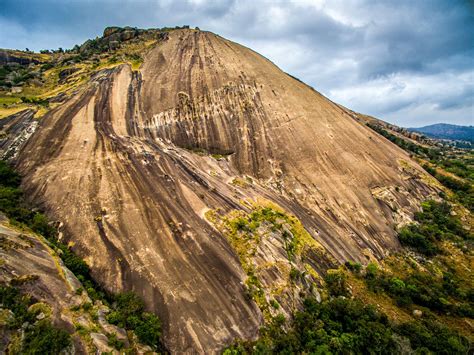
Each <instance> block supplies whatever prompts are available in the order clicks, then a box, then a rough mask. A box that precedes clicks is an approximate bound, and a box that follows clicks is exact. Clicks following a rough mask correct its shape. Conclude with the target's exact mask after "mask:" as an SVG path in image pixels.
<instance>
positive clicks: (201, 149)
mask: <svg viewBox="0 0 474 355" xmlns="http://www.w3.org/2000/svg"><path fill="white" fill-rule="evenodd" d="M103 48H106V50H107V51H110V52H111V53H112V54H107V56H108V57H107V60H108V62H107V63H106V64H104V58H103V56H102V57H101V54H100V51H98V52H97V53H99V54H90V53H95V52H94V51H95V50H97V49H103ZM76 50H77V52H76V53H77V54H76V56H77V57H79V59H77V61H76V62H75V61H74V58H73V59H70V58H69V57H68V56H67V55H66V56H65V58H66V59H67V60H66V61H65V62H63V64H62V67H60V68H53V69H48V70H56V71H57V72H59V73H61V74H60V75H59V77H60V78H61V77H62V79H61V80H63V81H62V82H61V83H58V84H57V85H58V87H60V88H65V89H64V90H65V91H64V92H63V93H62V92H59V91H58V90H56V92H54V94H55V95H57V96H55V97H54V100H56V102H57V103H56V104H55V105H50V107H49V111H48V112H47V113H45V115H44V116H43V117H42V118H41V120H40V121H39V123H38V124H37V125H38V127H37V128H36V130H35V132H34V133H33V134H32V135H31V137H30V135H27V138H29V139H25V141H26V143H25V144H24V145H23V146H22V148H21V149H18V151H19V153H18V151H15V152H13V153H11V154H12V155H13V156H14V160H15V161H16V162H17V166H18V169H19V171H20V172H21V174H22V175H23V176H24V180H23V185H24V188H25V190H26V194H27V196H28V198H29V199H30V200H31V201H33V202H34V203H36V204H37V205H39V206H41V207H42V208H43V209H44V210H45V211H47V213H48V214H49V215H50V216H51V217H53V218H54V219H55V220H58V221H60V222H61V238H62V241H64V242H66V243H69V245H70V246H71V247H72V249H73V250H74V251H75V252H76V253H77V254H78V255H80V256H82V257H83V258H84V259H85V261H86V262H87V264H88V265H89V266H90V267H91V269H92V274H93V276H94V278H95V279H96V280H97V281H98V282H99V283H100V284H101V285H102V286H103V287H104V288H105V289H107V290H108V291H111V292H119V291H125V290H133V291H135V292H136V293H138V294H139V295H140V296H141V297H142V298H143V299H144V300H145V303H146V306H147V307H148V308H149V309H150V310H153V311H154V312H156V313H157V314H158V315H159V316H160V318H161V319H162V321H163V326H164V332H165V342H166V345H167V347H168V348H169V349H170V350H171V351H173V352H185V351H199V352H213V351H217V350H219V349H222V347H224V346H225V345H226V344H229V342H231V341H232V339H234V338H236V337H239V338H245V339H252V338H255V337H256V336H257V331H258V329H259V327H260V326H261V325H262V323H263V321H264V320H265V319H268V318H269V317H271V316H273V315H275V314H276V310H275V307H272V306H271V304H272V302H274V300H275V301H276V302H278V304H279V305H280V307H279V310H278V313H281V314H283V315H289V314H290V313H291V311H292V310H294V309H295V308H296V307H298V305H299V304H301V302H302V299H303V296H304V295H308V294H312V295H313V296H315V297H316V298H317V297H319V293H318V291H317V287H316V286H317V285H318V284H320V283H321V277H320V276H321V275H323V273H324V272H325V271H326V270H327V269H328V268H334V267H337V266H338V265H339V264H341V263H344V262H346V261H348V260H351V261H358V262H361V263H363V264H366V263H367V262H368V261H370V260H375V259H379V258H382V257H384V256H385V255H387V254H388V253H389V252H390V251H393V250H397V248H399V242H398V239H397V238H396V235H395V231H394V228H393V227H394V226H400V225H403V224H405V223H407V222H409V221H410V220H411V216H412V215H413V212H414V211H416V210H417V209H418V207H417V206H419V203H420V201H421V200H423V199H426V198H427V197H429V196H431V195H432V194H433V193H434V192H435V191H434V190H433V189H432V188H431V187H428V185H426V184H425V182H424V181H425V180H424V179H426V173H424V171H423V170H422V169H421V168H420V167H419V166H418V165H417V163H416V162H414V161H413V160H411V158H410V157H409V156H408V154H407V153H406V152H404V151H403V150H401V149H400V148H398V147H397V146H395V145H394V144H393V143H391V142H390V141H388V140H387V139H385V138H384V137H382V136H380V135H378V134H376V133H375V132H374V131H373V130H371V129H370V128H368V127H367V126H365V125H363V124H361V123H360V122H358V121H357V120H356V119H355V118H354V115H353V113H352V112H351V111H348V110H346V109H345V108H343V107H341V106H338V105H337V104H335V103H334V102H331V101H330V100H328V99H327V98H326V97H324V96H323V95H321V94H319V93H318V92H317V91H315V90H314V89H312V88H311V87H309V86H307V85H305V84H304V83H302V82H300V81H298V80H296V79H294V78H293V77H291V76H289V75H288V74H286V73H284V72H283V71H281V70H280V69H279V68H278V67H277V66H275V65H274V64H273V63H272V62H270V61H269V60H267V59H265V58H264V57H262V56H261V55H259V54H258V53H255V52H254V51H252V50H250V49H248V48H246V47H243V46H241V45H239V44H236V43H233V42H231V41H228V40H226V39H224V38H222V37H220V36H218V35H215V34H213V33H210V32H204V31H199V30H192V29H176V30H172V31H155V32H153V31H151V32H150V31H141V30H140V31H139V30H135V29H126V30H123V29H117V28H109V29H107V30H106V31H105V33H104V37H102V38H99V39H96V40H93V41H88V42H86V43H85V44H84V45H83V46H81V47H80V48H77V49H76ZM88 53H89V54H88ZM81 56H82V59H81ZM125 57H126V58H127V60H126V61H123V60H122V58H125ZM68 58H69V59H68ZM84 58H86V59H84ZM39 60H41V58H39ZM81 60H82V62H81ZM84 61H85V62H84ZM87 61H89V64H87V63H86V62H87ZM84 63H86V64H84ZM90 63H92V64H90ZM65 70H66V71H65ZM88 70H89V71H88ZM61 85H62V86H61ZM51 97H53V96H51ZM54 100H53V102H54ZM32 115H33V113H29V112H22V113H20V114H17V116H14V119H13V120H16V121H14V122H16V123H15V124H16V126H15V125H13V123H9V124H11V127H12V129H13V128H14V127H17V128H15V129H18V127H19V126H18V125H17V123H18V122H32ZM9 122H13V121H9ZM35 124H36V121H35ZM22 144H23V143H22ZM242 236H244V237H242Z"/></svg>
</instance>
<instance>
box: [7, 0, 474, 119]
mask: <svg viewBox="0 0 474 355" xmlns="http://www.w3.org/2000/svg"><path fill="white" fill-rule="evenodd" d="M176 25H190V26H191V27H195V26H198V27H199V28H200V29H201V30H208V31H212V32H215V33H217V34H219V35H221V36H223V37H225V38H228V39H230V40H233V41H235V42H238V43H240V44H243V45H245V46H247V47H250V48H252V49H253V50H255V51H257V52H259V53H260V54H262V55H264V56H265V57H267V58H269V59H270V60H272V61H273V62H274V63H275V64H276V65H278V66H279V67H280V68H281V69H282V70H284V71H286V72H288V73H290V74H292V75H293V76H296V77H298V78H299V79H301V80H302V81H304V82H306V83H307V84H309V85H311V86H313V87H314V88H315V89H316V90H318V91H319V92H321V93H322V94H324V95H325V96H327V97H329V98H330V99H331V100H334V101H336V102H338V103H340V104H342V105H344V106H346V107H348V108H350V109H353V110H355V111H358V112H361V113H365V114H369V115H372V116H375V117H378V118H381V119H383V120H386V121H388V122H391V123H394V124H398V125H401V126H404V127H419V126H423V125H427V124H432V123H439V122H444V123H452V124H462V125H474V1H473V0H465V1H460V0H459V1H458V0H445V1H438V0H429V1H428V0H396V1H394V0H387V1H380V0H379V1H376V0H295V1H290V0H273V1H268V0H248V1H247V0H242V1H238V0H221V1H211V0H209V1H206V0H153V1H152V0H115V1H114V0H0V48H17V49H25V48H29V49H30V50H35V51H38V50H40V49H52V48H59V47H62V48H72V47H73V46H74V45H75V44H81V43H83V42H84V41H85V40H87V39H89V38H95V37H96V36H100V35H101V34H102V32H103V29H104V28H105V27H106V26H133V27H140V28H156V27H164V26H173V27H174V26H176Z"/></svg>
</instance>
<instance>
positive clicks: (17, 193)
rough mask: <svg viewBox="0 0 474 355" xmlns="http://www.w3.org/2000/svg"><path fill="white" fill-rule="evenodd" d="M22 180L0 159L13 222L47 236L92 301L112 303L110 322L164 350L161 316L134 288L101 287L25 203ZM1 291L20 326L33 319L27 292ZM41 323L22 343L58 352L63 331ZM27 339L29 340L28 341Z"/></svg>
mask: <svg viewBox="0 0 474 355" xmlns="http://www.w3.org/2000/svg"><path fill="white" fill-rule="evenodd" d="M20 183H21V178H20V176H19V175H18V173H16V172H15V171H14V169H13V168H12V167H10V166H9V165H8V163H6V162H5V161H0V211H2V212H3V213H5V214H6V215H7V216H8V217H9V218H10V223H12V224H15V225H17V226H19V227H22V228H28V229H31V230H32V231H34V232H36V233H38V234H41V235H42V236H43V237H45V239H46V240H47V241H48V242H49V243H50V245H51V247H53V249H54V250H55V251H56V252H57V253H58V255H59V256H60V257H61V259H62V261H63V262H64V264H65V265H66V267H67V268H68V269H70V270H71V271H72V272H73V273H74V274H75V275H76V277H77V278H78V279H79V281H81V283H82V285H83V286H84V289H85V290H86V291H87V293H88V295H89V297H90V298H91V299H92V300H93V301H97V300H99V301H101V302H102V303H104V304H106V305H109V306H110V308H111V313H110V314H109V316H108V317H107V319H108V320H109V322H110V323H112V324H116V325H118V326H120V327H123V328H125V329H127V330H133V331H134V333H135V334H136V335H137V337H138V339H139V340H140V342H142V343H144V344H147V345H150V346H151V347H152V348H153V349H155V350H163V349H164V348H163V345H162V343H161V323H160V320H159V318H158V317H157V316H155V315H154V314H151V313H148V312H145V307H144V304H143V301H142V300H141V299H140V298H139V297H138V296H137V295H135V294H134V293H132V292H126V293H121V294H116V295H113V294H109V293H107V292H105V291H104V290H102V289H101V287H100V286H99V285H98V284H97V283H96V282H95V281H94V279H93V278H92V276H91V274H90V269H89V266H88V265H87V264H86V263H85V262H84V260H82V259H81V258H79V257H78V256H76V255H75V254H74V253H73V252H72V250H70V249H69V248H68V247H67V246H66V245H64V244H62V243H60V242H59V241H58V240H57V230H56V228H55V227H54V225H53V224H52V223H51V222H49V221H48V219H47V217H46V216H45V215H44V214H43V213H41V212H39V211H32V210H31V209H30V208H29V206H28V205H27V204H26V203H25V201H24V200H23V192H22V190H21V189H20ZM78 291H79V290H78ZM82 291H83V290H82V289H81V290H80V292H81V293H82ZM0 294H1V297H2V304H3V305H4V306H5V304H9V305H11V307H12V308H13V312H14V313H15V312H16V313H15V314H16V315H17V316H15V319H16V321H15V322H16V323H14V324H15V326H17V327H19V326H21V324H23V323H24V322H31V320H32V319H31V314H30V313H29V312H28V311H27V309H28V302H30V301H29V299H28V298H27V297H26V296H25V297H16V298H15V297H14V295H18V291H15V289H12V288H2V289H1V290H0ZM5 302H6V303H5ZM8 302H10V303H8ZM12 302H13V303H12ZM15 302H16V303H15ZM80 308H82V309H84V310H85V311H90V310H91V309H92V304H91V303H85V304H83V305H82V306H81V307H80ZM38 324H39V325H38V328H34V329H32V332H31V334H30V337H25V340H24V342H23V343H22V344H23V345H22V346H23V347H25V346H31V347H34V348H35V349H36V348H37V349H41V350H42V351H39V352H31V353H41V354H48V353H51V354H56V353H59V352H60V351H59V350H58V351H56V350H57V348H56V346H59V345H57V344H63V343H64V344H65V341H64V336H63V334H64V332H63V331H58V332H59V333H55V330H54V329H53V328H51V326H50V325H47V324H43V323H38ZM65 334H67V333H65ZM42 339H46V340H48V339H49V340H48V342H46V341H42ZM25 341H26V342H28V343H25ZM111 342H112V343H114V344H115V345H116V346H119V343H120V342H118V341H117V342H114V341H113V339H111ZM28 344H30V345H28ZM48 344H51V348H47V347H48ZM53 347H54V348H53ZM22 349H23V350H22V353H29V352H28V351H26V350H25V349H26V348H22ZM48 349H49V350H48Z"/></svg>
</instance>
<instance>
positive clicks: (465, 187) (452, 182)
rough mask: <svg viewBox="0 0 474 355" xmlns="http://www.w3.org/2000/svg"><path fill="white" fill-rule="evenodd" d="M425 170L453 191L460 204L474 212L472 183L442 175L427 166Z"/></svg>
mask: <svg viewBox="0 0 474 355" xmlns="http://www.w3.org/2000/svg"><path fill="white" fill-rule="evenodd" d="M423 168H424V169H425V170H426V171H427V172H428V173H429V174H430V175H432V176H433V177H435V178H436V179H437V180H438V181H439V182H440V183H441V184H443V185H444V186H446V187H447V188H448V189H450V190H452V191H453V193H454V195H455V197H456V199H457V200H459V202H461V203H462V204H463V205H464V206H466V207H467V208H468V209H469V210H470V211H471V212H473V211H474V188H473V187H472V183H469V182H465V181H463V180H460V179H458V178H453V177H451V176H448V175H445V174H440V173H438V172H437V171H436V169H434V168H432V167H430V166H429V165H427V164H424V165H423ZM460 175H462V174H460Z"/></svg>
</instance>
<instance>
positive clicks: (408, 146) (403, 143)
mask: <svg viewBox="0 0 474 355" xmlns="http://www.w3.org/2000/svg"><path fill="white" fill-rule="evenodd" d="M367 126H368V127H370V128H371V129H373V130H374V131H376V132H377V133H379V134H381V135H382V136H384V137H385V138H387V139H388V140H389V141H391V142H392V143H395V144H396V145H398V146H399V147H400V148H402V149H403V150H406V151H408V152H411V153H415V154H419V155H422V156H425V157H428V158H430V159H436V158H437V157H438V156H439V154H440V153H439V150H437V149H431V148H427V147H423V146H421V145H419V144H415V143H413V142H411V141H408V140H405V139H403V138H400V137H398V136H396V135H394V134H392V133H390V132H388V131H387V130H385V129H383V128H382V127H380V126H379V125H375V124H371V123H367Z"/></svg>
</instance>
